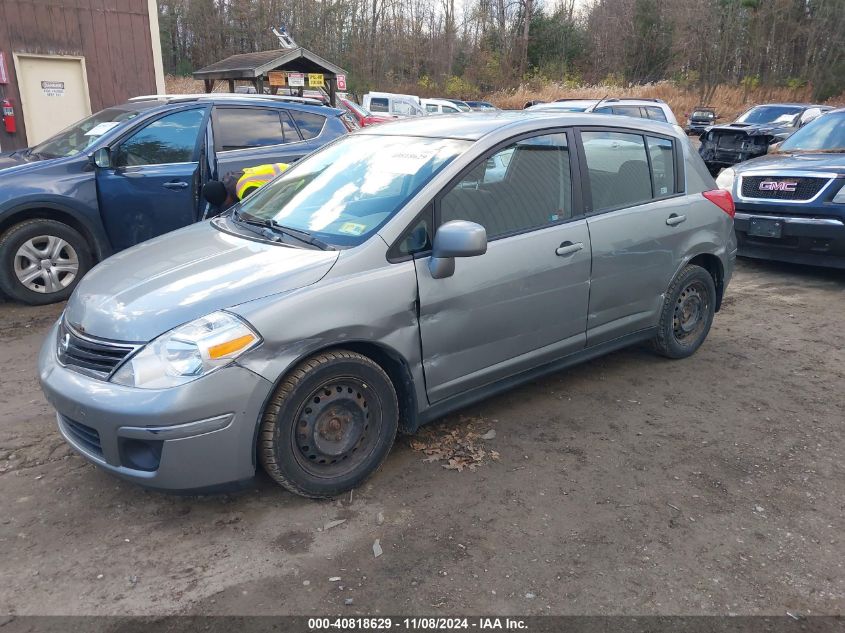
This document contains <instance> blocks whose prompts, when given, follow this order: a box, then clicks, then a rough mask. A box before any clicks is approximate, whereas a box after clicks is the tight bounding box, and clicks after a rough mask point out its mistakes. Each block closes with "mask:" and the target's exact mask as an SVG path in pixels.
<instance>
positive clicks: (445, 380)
mask: <svg viewBox="0 0 845 633" xmlns="http://www.w3.org/2000/svg"><path fill="white" fill-rule="evenodd" d="M570 147H572V142H571V139H569V138H568V135H567V133H565V132H560V133H554V134H549V133H546V134H544V135H539V136H533V137H529V138H524V139H521V140H519V141H516V142H511V143H506V144H504V145H503V146H501V147H499V148H498V149H495V150H493V151H492V152H490V153H488V155H486V156H484V157H483V158H482V159H480V160H479V161H478V162H477V163H476V164H475V165H474V166H473V167H471V168H470V169H468V170H467V171H465V173H464V174H463V175H461V176H460V177H459V178H458V179H457V181H455V182H454V183H453V184H452V185H450V186H449V187H447V188H446V189H445V190H444V192H443V193H442V194H441V195H440V196H438V199H437V200H436V205H435V208H436V210H437V220H436V221H435V223H434V225H435V226H438V225H440V224H443V223H446V222H449V221H451V220H469V221H472V222H477V223H479V224H481V225H482V226H484V227H485V228H486V229H487V237H488V248H487V253H485V254H484V255H481V256H479V257H470V258H466V259H457V260H456V262H455V273H454V275H452V276H451V277H448V278H445V279H434V278H433V277H432V276H431V273H430V271H429V268H428V262H429V259H430V258H429V257H428V256H418V257H417V258H416V259H415V264H416V269H417V283H418V285H419V302H420V305H419V310H420V335H421V339H422V352H423V367H424V370H425V379H426V388H427V390H428V395H429V398H430V400H431V401H432V402H435V401H438V400H442V399H443V398H446V397H449V396H452V395H455V394H458V393H460V392H462V391H466V390H468V389H471V388H474V387H479V386H482V385H484V384H487V383H489V382H491V381H494V380H497V379H500V378H503V377H506V376H509V375H512V374H515V373H518V372H519V371H522V370H525V369H528V368H530V367H533V366H536V365H539V364H542V363H543V362H548V361H550V360H553V359H555V358H558V357H560V356H563V355H565V354H567V353H570V352H573V351H576V350H578V349H581V348H582V347H583V346H584V341H585V334H584V331H585V328H586V319H587V302H588V296H589V286H590V236H589V232H588V230H587V224H586V221H585V219H584V217H583V215H582V214H581V211H580V209H581V206H580V187H579V186H578V183H577V180H576V179H574V178H573V177H572V169H573V165H572V161H570V151H569V149H570ZM500 159H501V160H500ZM502 163H505V164H506V165H507V168H506V171H504V170H503V171H502V173H499V166H500V165H501V164H502ZM488 168H489V169H490V170H491V171H490V173H489V174H488V173H487V170H488ZM488 175H489V176H490V177H489V178H488ZM573 183H574V184H575V186H573ZM423 230H425V229H424V228H423ZM418 241H419V242H420V243H425V240H418Z"/></svg>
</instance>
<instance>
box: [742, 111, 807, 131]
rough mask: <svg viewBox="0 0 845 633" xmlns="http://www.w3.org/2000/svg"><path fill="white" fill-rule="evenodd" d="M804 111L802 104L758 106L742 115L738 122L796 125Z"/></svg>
mask: <svg viewBox="0 0 845 633" xmlns="http://www.w3.org/2000/svg"><path fill="white" fill-rule="evenodd" d="M802 111H803V108H801V107H800V106H757V107H756V108H751V109H750V110H749V111H748V112H746V113H744V114H742V115H740V117H739V118H738V119H737V120H736V122H737V123H751V124H756V123H780V124H782V125H787V126H790V125H795V123H796V122H797V121H798V116H799V115H800V114H801V112H802Z"/></svg>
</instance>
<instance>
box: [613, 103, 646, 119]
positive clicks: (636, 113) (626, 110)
mask: <svg viewBox="0 0 845 633" xmlns="http://www.w3.org/2000/svg"><path fill="white" fill-rule="evenodd" d="M613 114H619V115H621V116H633V117H637V118H638V119H641V118H642V116H643V115H642V112H640V106H613Z"/></svg>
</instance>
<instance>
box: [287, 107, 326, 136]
mask: <svg viewBox="0 0 845 633" xmlns="http://www.w3.org/2000/svg"><path fill="white" fill-rule="evenodd" d="M291 116H293V120H294V121H296V125H297V126H298V127H299V131H300V132H302V138H304V139H306V140H307V139H309V138H314V137H316V136H320V132H322V131H323V126H324V125H325V124H326V117H324V116H321V115H319V114H313V113H311V112H296V111H292V112H291Z"/></svg>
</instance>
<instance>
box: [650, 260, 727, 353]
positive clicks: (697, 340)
mask: <svg viewBox="0 0 845 633" xmlns="http://www.w3.org/2000/svg"><path fill="white" fill-rule="evenodd" d="M715 313H716V285H715V283H713V277H711V276H710V273H709V272H707V271H706V270H705V269H704V268H702V267H701V266H695V265H690V266H687V267H686V268H684V269H683V270H682V271H681V273H680V274H679V275H678V276H677V277H676V278H675V279H674V280H673V281H672V284H671V285H670V286H669V289H668V290H667V291H666V297H665V299H664V301H663V309H662V311H661V313H660V323H659V325H658V329H657V334H656V335H655V337H654V340H653V343H654V347H655V349H656V350H657V351H658V352H659V353H660V354H662V355H663V356H666V357H668V358H686V357H687V356H691V355H692V354H694V353H695V351H696V350H697V349H698V348H699V347H701V344H702V343H703V342H704V339H705V338H707V334H708V332H710V326H711V325H712V324H713V316H714V315H715Z"/></svg>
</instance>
